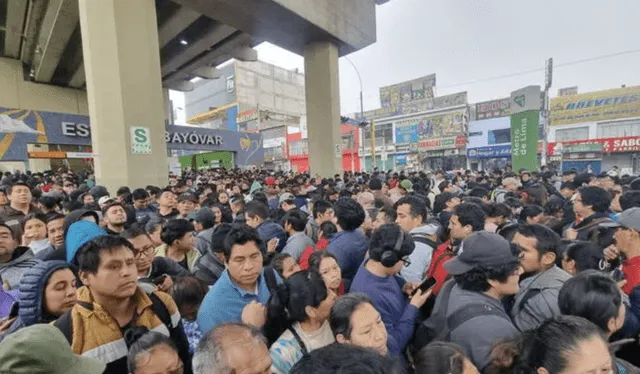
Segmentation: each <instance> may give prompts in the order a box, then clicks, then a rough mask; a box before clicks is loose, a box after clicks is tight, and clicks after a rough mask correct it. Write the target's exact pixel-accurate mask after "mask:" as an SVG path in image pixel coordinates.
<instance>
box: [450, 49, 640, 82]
mask: <svg viewBox="0 0 640 374" xmlns="http://www.w3.org/2000/svg"><path fill="white" fill-rule="evenodd" d="M638 52H640V49H634V50H631V51H623V52H618V53H611V54H608V55H600V56H596V57H590V58H585V59H582V60H576V61H571V62H565V63H563V64H556V65H555V69H558V68H563V67H567V66H573V65H578V64H583V63H585V62H591V61H597V60H603V59H606V58H611V57H617V56H623V55H628V54H633V53H638ZM544 70H545V69H544V68H538V69H530V70H524V71H520V72H517V73H511V74H505V75H499V76H495V77H490V78H481V79H475V80H470V81H466V82H461V83H454V84H448V85H445V86H437V87H438V88H450V87H458V86H465V85H471V84H476V83H484V82H491V81H495V80H499V79H506V78H512V77H517V76H521V75H528V74H533V73H538V72H542V71H544Z"/></svg>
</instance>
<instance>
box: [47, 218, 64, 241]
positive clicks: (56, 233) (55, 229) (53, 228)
mask: <svg viewBox="0 0 640 374" xmlns="http://www.w3.org/2000/svg"><path fill="white" fill-rule="evenodd" d="M63 224H64V218H59V219H56V220H53V221H49V222H47V237H48V238H49V242H51V244H53V246H54V247H56V248H60V247H62V245H63V244H64V236H63V233H64V231H63V230H62V225H63Z"/></svg>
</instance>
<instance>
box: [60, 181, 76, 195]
mask: <svg viewBox="0 0 640 374" xmlns="http://www.w3.org/2000/svg"><path fill="white" fill-rule="evenodd" d="M77 188H78V187H77V186H76V185H75V183H72V182H64V184H63V185H62V190H63V191H64V192H65V193H66V194H67V195H69V194H71V193H72V192H73V191H75V190H76V189H77Z"/></svg>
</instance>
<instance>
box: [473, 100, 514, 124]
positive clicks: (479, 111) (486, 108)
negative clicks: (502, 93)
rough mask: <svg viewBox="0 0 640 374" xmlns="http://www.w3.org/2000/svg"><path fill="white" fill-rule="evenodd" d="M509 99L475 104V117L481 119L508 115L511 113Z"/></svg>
mask: <svg viewBox="0 0 640 374" xmlns="http://www.w3.org/2000/svg"><path fill="white" fill-rule="evenodd" d="M510 108H511V105H510V99H509V98H508V97H506V98H504V99H498V100H491V101H484V102H482V103H478V104H476V119H477V120H483V119H489V118H496V117H508V116H509V115H510V114H511V110H510Z"/></svg>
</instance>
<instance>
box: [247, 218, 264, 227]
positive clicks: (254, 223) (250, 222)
mask: <svg viewBox="0 0 640 374" xmlns="http://www.w3.org/2000/svg"><path fill="white" fill-rule="evenodd" d="M245 218H246V219H247V226H249V227H253V228H254V229H257V228H258V226H260V224H261V223H262V219H260V217H258V216H257V215H255V216H250V215H245Z"/></svg>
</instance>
